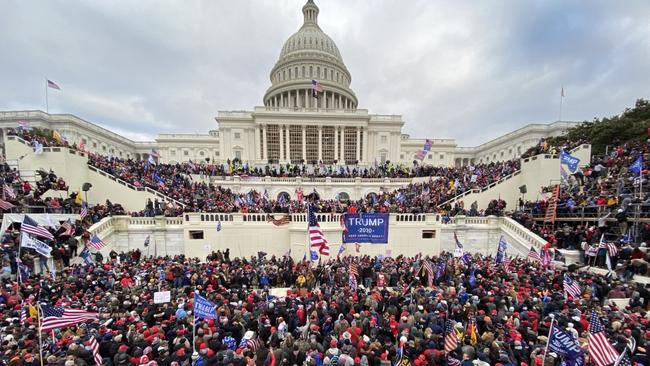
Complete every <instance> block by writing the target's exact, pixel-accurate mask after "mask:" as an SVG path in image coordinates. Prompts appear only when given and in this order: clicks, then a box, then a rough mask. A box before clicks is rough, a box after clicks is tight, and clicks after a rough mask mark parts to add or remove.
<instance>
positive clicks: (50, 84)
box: [47, 79, 61, 90]
mask: <svg viewBox="0 0 650 366" xmlns="http://www.w3.org/2000/svg"><path fill="white" fill-rule="evenodd" d="M47 87H48V88H52V89H56V90H61V87H59V86H58V85H57V83H55V82H54V81H52V80H50V79H47Z"/></svg>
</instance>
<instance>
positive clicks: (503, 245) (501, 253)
mask: <svg viewBox="0 0 650 366" xmlns="http://www.w3.org/2000/svg"><path fill="white" fill-rule="evenodd" d="M507 248H508V242H507V241H506V238H505V237H504V236H503V235H502V236H501V239H499V248H498V249H497V256H496V258H495V262H496V263H503V260H504V259H505V257H506V249H507Z"/></svg>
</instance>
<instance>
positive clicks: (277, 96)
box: [264, 0, 358, 109]
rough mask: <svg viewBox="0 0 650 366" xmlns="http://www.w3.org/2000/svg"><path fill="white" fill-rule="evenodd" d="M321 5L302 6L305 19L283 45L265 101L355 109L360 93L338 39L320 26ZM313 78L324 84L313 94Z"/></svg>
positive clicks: (287, 105) (268, 103)
mask: <svg viewBox="0 0 650 366" xmlns="http://www.w3.org/2000/svg"><path fill="white" fill-rule="evenodd" d="M318 12H319V9H318V6H316V4H314V1H313V0H308V1H307V3H306V4H305V5H304V6H303V7H302V13H303V16H304V23H303V25H302V27H300V29H299V30H298V31H297V32H296V33H294V34H293V35H291V37H289V39H287V41H286V42H285V43H284V46H282V51H281V52H280V58H279V59H278V61H277V62H276V64H275V66H274V67H273V69H272V70H271V74H270V79H271V87H270V88H269V89H268V90H267V91H266V93H265V94H264V105H265V106H267V107H277V108H324V109H355V108H356V107H357V103H358V101H357V97H356V95H355V94H354V92H353V91H352V89H350V81H351V79H352V78H351V76H350V72H349V71H348V69H347V67H346V66H345V63H344V62H343V58H342V57H341V53H340V52H339V49H338V47H337V46H336V43H334V41H333V40H332V38H330V36H328V35H327V34H325V32H323V31H322V30H321V29H320V27H319V26H318ZM312 80H315V81H317V82H318V83H319V84H320V85H321V86H322V88H323V92H322V93H319V94H318V98H315V97H314V96H313V91H312Z"/></svg>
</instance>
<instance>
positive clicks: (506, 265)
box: [503, 255, 511, 272]
mask: <svg viewBox="0 0 650 366" xmlns="http://www.w3.org/2000/svg"><path fill="white" fill-rule="evenodd" d="M510 263H511V261H510V257H508V256H507V255H506V257H505V258H504V259H503V269H504V270H505V271H506V272H510Z"/></svg>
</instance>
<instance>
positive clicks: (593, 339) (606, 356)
mask: <svg viewBox="0 0 650 366" xmlns="http://www.w3.org/2000/svg"><path fill="white" fill-rule="evenodd" d="M588 339H589V345H588V346H587V351H588V352H589V358H591V360H592V361H593V362H594V364H596V366H607V365H611V364H612V363H614V362H616V359H617V358H618V353H617V352H616V350H615V349H614V347H613V346H612V345H611V343H609V341H608V340H607V335H605V329H604V327H603V324H602V322H601V321H600V318H599V317H598V314H596V312H592V313H591V318H590V319H589V338H588Z"/></svg>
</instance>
